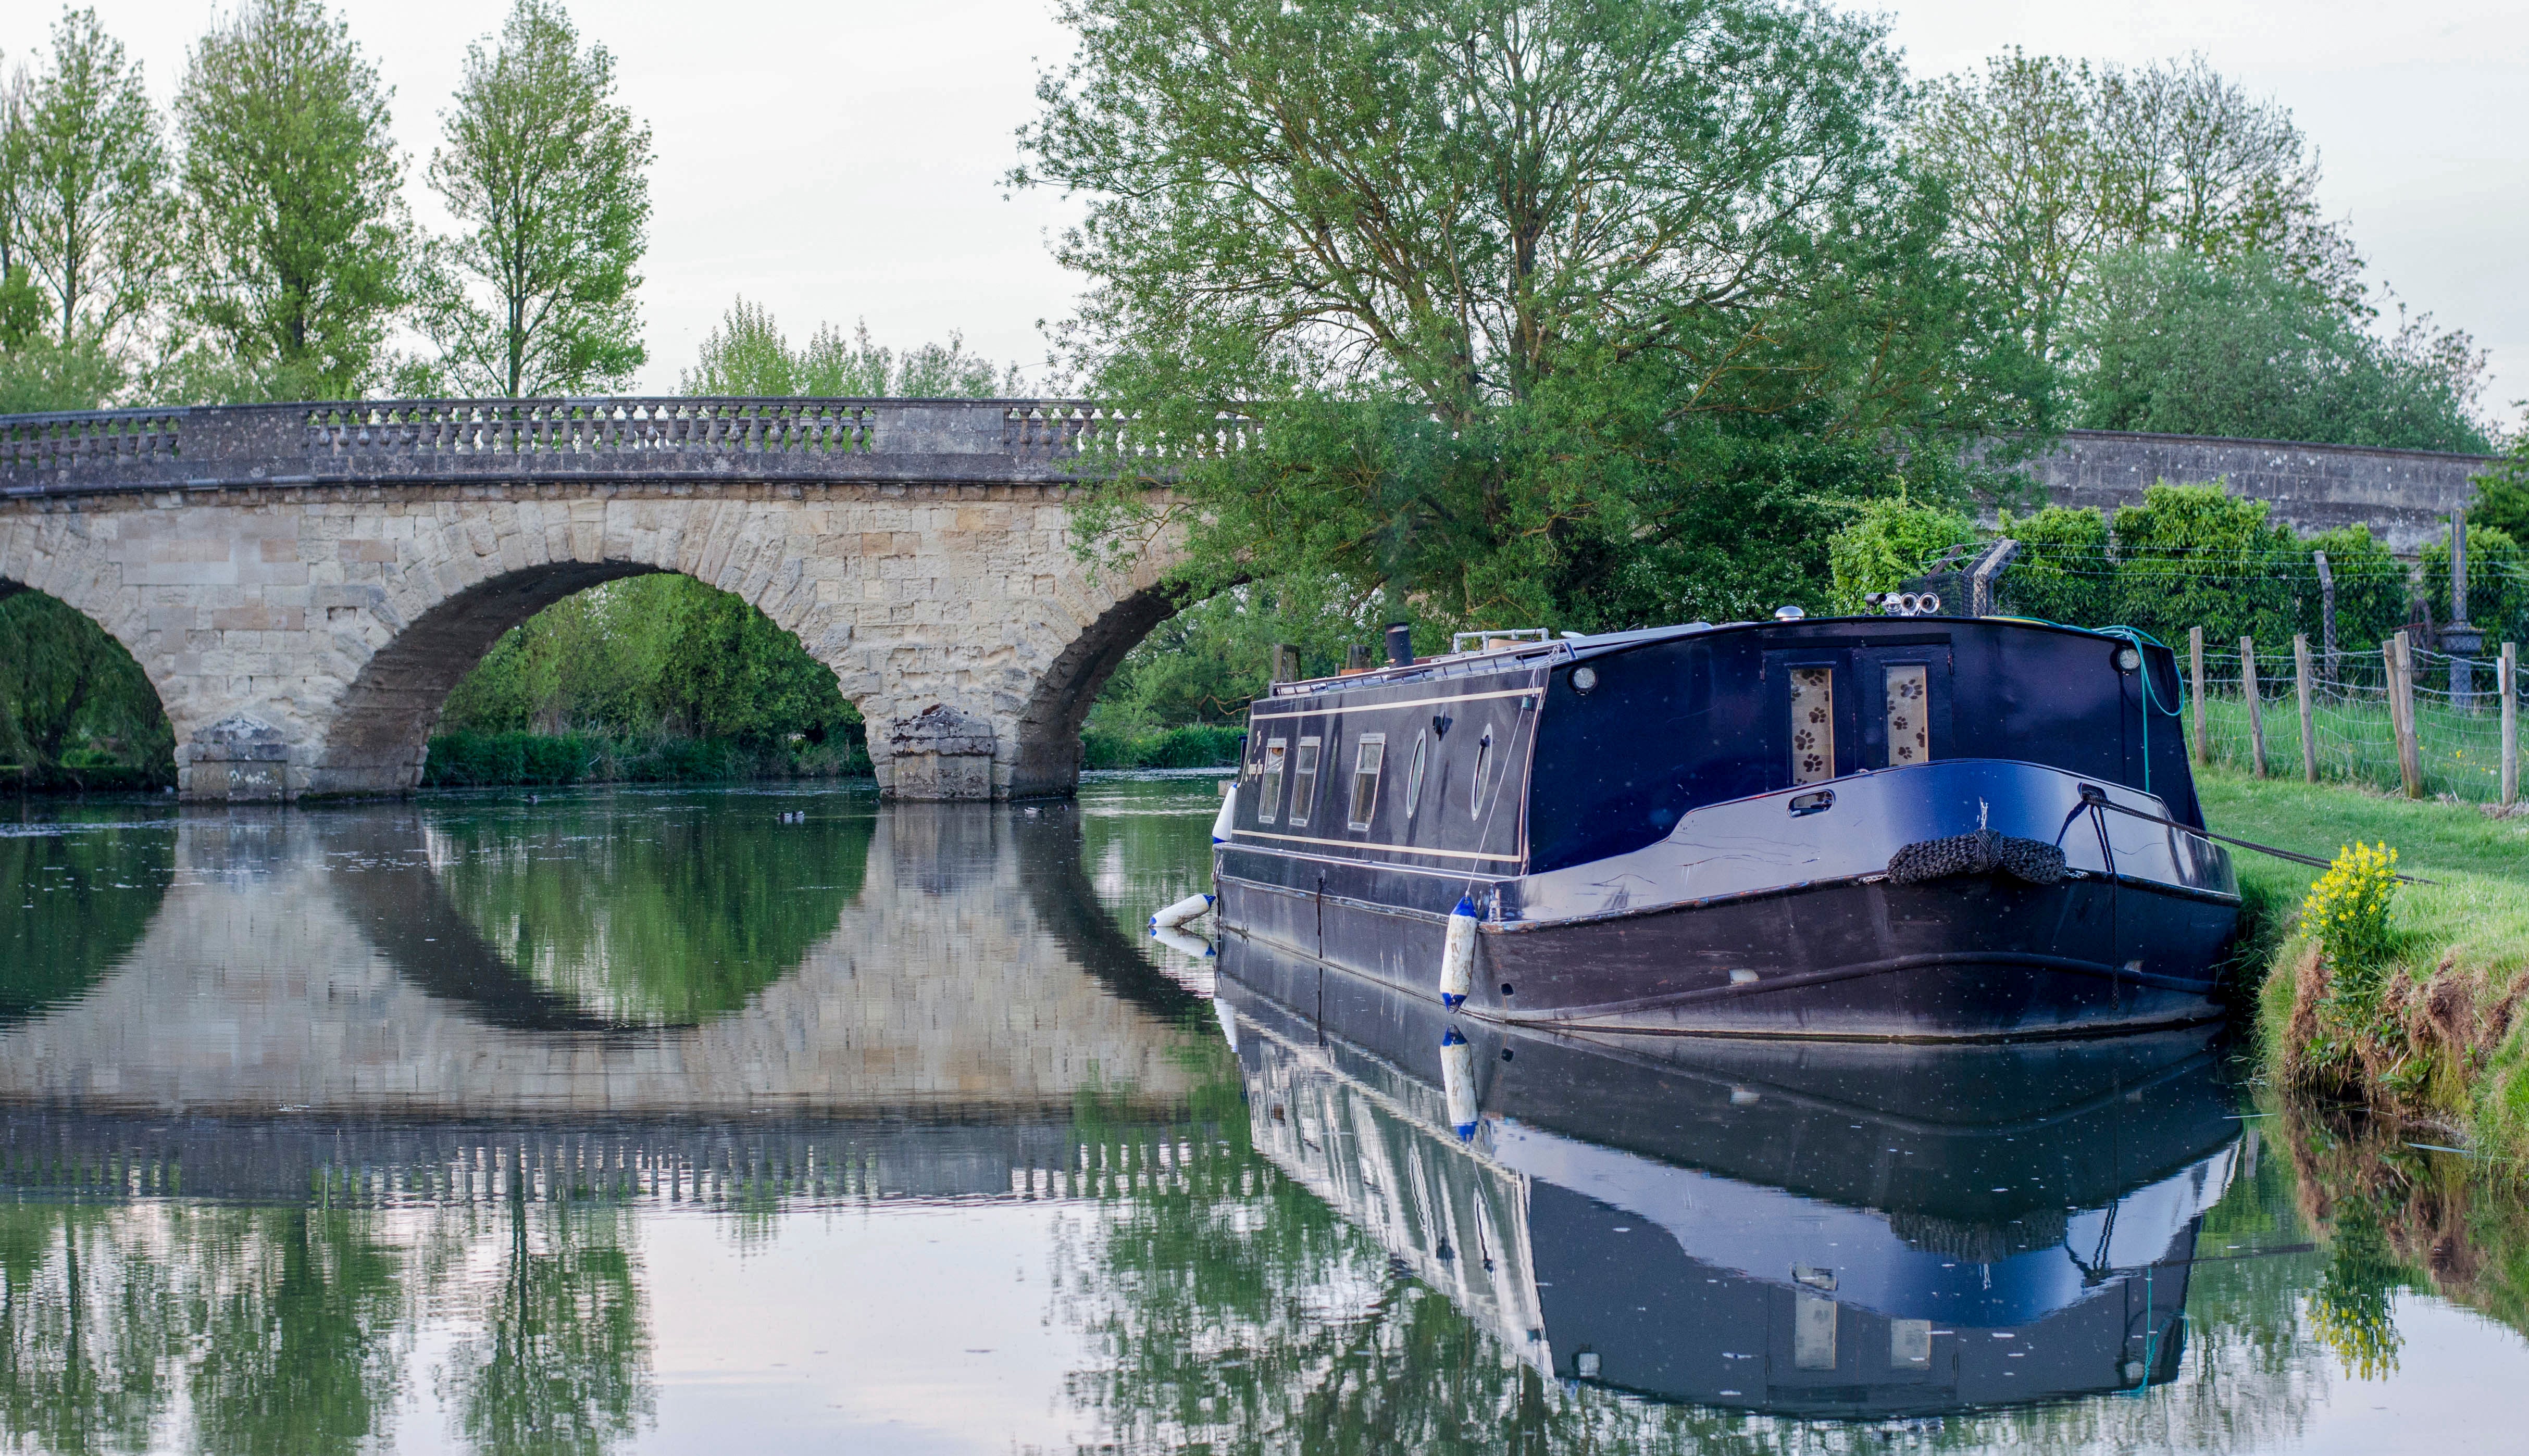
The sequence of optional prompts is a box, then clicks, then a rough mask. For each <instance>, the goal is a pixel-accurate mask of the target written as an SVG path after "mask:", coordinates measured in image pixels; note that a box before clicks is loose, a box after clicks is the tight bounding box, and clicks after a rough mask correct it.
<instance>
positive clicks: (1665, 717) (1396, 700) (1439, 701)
mask: <svg viewBox="0 0 2529 1456" xmlns="http://www.w3.org/2000/svg"><path fill="white" fill-rule="evenodd" d="M1396 656H1397V660H1393V661H1391V664H1390V665H1389V666H1387V667H1384V668H1379V669H1375V670H1372V671H1368V672H1364V673H1359V674H1348V675H1344V676H1341V677H1335V678H1326V679H1320V680H1317V681H1312V682H1297V683H1277V684H1275V685H1274V687H1273V689H1272V691H1271V692H1270V693H1269V694H1267V695H1266V696H1265V697H1263V698H1260V699H1258V700H1257V701H1256V702H1255V703H1254V704H1253V705H1252V706H1251V708H1250V709H1249V715H1248V729H1249V736H1248V743H1247V748H1246V753H1245V756H1244V761H1243V763H1242V766H1241V769H1240V773H1239V779H1238V788H1237V793H1236V797H1235V800H1234V802H1233V805H1232V806H1231V808H1230V810H1229V811H1228V812H1227V813H1226V814H1225V815H1224V816H1223V819H1222V821H1221V823H1220V824H1219V825H1218V826H1217V832H1216V839H1217V840H1218V841H1219V847H1218V850H1217V852H1216V860H1217V880H1218V889H1219V896H1220V899H1219V907H1218V909H1219V914H1220V923H1221V925H1222V927H1223V928H1224V929H1225V930H1227V931H1229V932H1230V933H1232V934H1236V935H1245V936H1251V937H1254V938H1257V939H1260V940H1265V941H1270V942H1272V943H1275V944H1277V945H1280V946H1282V947H1283V948H1285V949H1287V950H1296V951H1298V952H1300V953H1301V954H1304V955H1309V956H1316V957H1319V958H1322V959H1325V960H1328V961H1331V962H1335V963H1337V964H1340V965H1343V966H1345V967H1347V968H1349V969H1352V970H1354V971H1356V972H1358V973H1360V974H1363V975H1366V976H1370V977H1372V979H1375V980H1378V981H1381V982H1383V983H1385V984H1387V985H1390V986H1394V987H1396V988H1398V989H1400V990H1404V991H1407V992H1410V993H1412V994H1415V995H1420V996H1426V997H1432V996H1436V997H1439V998H1442V999H1444V1000H1448V1001H1450V1002H1452V1003H1453V1004H1454V1003H1455V1002H1458V1001H1463V1002H1464V1003H1465V1005H1466V1008H1467V1011H1468V1012H1469V1014H1473V1015H1476V1016H1479V1017H1480V1018H1483V1019H1485V1020H1492V1021H1511V1022H1522V1023H1535V1024H1556V1025H1563V1026H1569V1027H1576V1028H1578V1027H1587V1028H1589V1029H1593V1030H1610V1031H1612V1030H1624V1031H1653V1032H1681V1033H1714V1032H1720V1033H1729V1034H1734V1035H1777V1036H1803V1037H1839V1038H1901V1039H1923V1040H1971V1039H1983V1038H1990V1039H2005V1038H2012V1037H2024V1036H2030V1035H2067V1034H2073V1033H2088V1032H2101V1031H2108V1030H2119V1029H2135V1028H2140V1027H2147V1026H2164V1025H2172V1024H2182V1023H2185V1022H2189V1021H2200V1020H2208V1019H2212V1018H2213V1017H2215V1016H2216V1015H2218V1014H2219V1013H2218V1008H2217V1007H2216V1006H2215V1005H2214V1002H2213V999H2212V998H2213V982H2214V967H2215V964H2216V962H2217V960H2218V958H2219V956H2220V953H2221V950H2222V947H2223V946H2224V944H2225V943H2226V942H2227V941H2228V940H2229V939H2230V937H2231V934H2232V931H2233V926H2234V925H2235V923H2236V921H2237V918H2238V904H2239V901H2238V895H2237V889H2236V885H2235V883H2234V881H2233V875H2232V869H2231V862H2230V858H2229V855H2228V853H2227V852H2226V851H2224V850H2223V849H2222V848H2221V847H2220V846H2218V845H2216V844H2214V843H2213V842H2212V841H2211V840H2209V839H2207V838H2206V837H2205V836H2204V835H2203V834H2202V833H2201V832H2199V831H2201V830H2202V828H2203V826H2204V820H2203V815H2202V812H2201V810H2200V808H2199V807H2198V806H2197V804H2196V802H2195V792H2194V788H2193V784H2192V781H2191V780H2190V779H2189V777H2188V771H2187V765H2186V758H2185V754H2184V751H2183V746H2182V744H2181V743H2180V741H2179V734H2178V732H2177V731H2176V724H2175V723H2174V722H2171V721H2168V714H2169V713H2171V712H2174V711H2175V708H2174V707H2173V706H2172V705H2173V704H2174V703H2176V702H2177V701H2178V692H2179V681H2178V676H2177V667H2176V663H2175V660H2174V659H2173V658H2172V657H2171V655H2170V653H2169V651H2168V650H2167V649H2165V648H2161V647H2158V646H2154V645H2149V644H2140V643H2134V642H2128V641H2125V640H2124V639H2122V638H2115V637H2109V636H2105V635H2102V634H2099V633H2091V632H2081V631H2075V630H2073V629H2070V628H2057V627H2052V626H2046V625H2042V624H2035V623H2025V622H2018V621H2009V620H2001V619H1993V618H1986V619H1980V620H1968V619H1963V618H1955V617H1940V618H1913V619H1893V618H1887V617H1866V618H1846V619H1837V620H1827V621H1775V622H1762V623H1750V622H1741V623H1732V624H1728V625H1725V626H1721V627H1710V626H1706V625H1704V624H1702V623H1695V624H1692V625H1689V626H1684V627H1670V628H1661V629H1658V630H1656V631H1646V632H1629V633H1616V634H1612V635H1608V636H1601V637H1590V638H1579V639H1574V640H1569V641H1563V642H1510V643H1495V644H1492V645H1489V646H1487V648H1486V649H1485V650H1480V651H1471V652H1464V653H1454V654H1451V655H1447V656H1442V657H1426V658H1420V659H1415V658H1412V657H1410V655H1409V654H1408V653H1406V652H1405V651H1404V650H1402V648H1401V646H1400V647H1399V648H1398V649H1396ZM2155 716H2159V717H2161V718H2162V719H2163V721H2162V722H2161V723H2159V724H2158V725H2155V724H2154V723H2153V721H2152V720H2153V718H2154V717H2155ZM2155 727H2157V731H2155Z"/></svg>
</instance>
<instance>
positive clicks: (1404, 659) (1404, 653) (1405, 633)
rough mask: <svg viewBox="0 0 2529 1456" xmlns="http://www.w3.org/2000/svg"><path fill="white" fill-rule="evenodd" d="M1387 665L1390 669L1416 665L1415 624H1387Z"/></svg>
mask: <svg viewBox="0 0 2529 1456" xmlns="http://www.w3.org/2000/svg"><path fill="white" fill-rule="evenodd" d="M1387 665H1388V666H1390V667H1411V666H1413V665H1414V624H1413V623H1411V622H1390V623H1388V624H1387Z"/></svg>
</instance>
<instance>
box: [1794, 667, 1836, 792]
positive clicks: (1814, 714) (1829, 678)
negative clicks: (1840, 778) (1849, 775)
mask: <svg viewBox="0 0 2529 1456" xmlns="http://www.w3.org/2000/svg"><path fill="white" fill-rule="evenodd" d="M1833 777H1835V669H1834V668H1832V667H1795V668H1793V669H1792V782H1793V783H1795V784H1814V783H1819V782H1822V781H1824V780H1826V779H1831V778H1833Z"/></svg>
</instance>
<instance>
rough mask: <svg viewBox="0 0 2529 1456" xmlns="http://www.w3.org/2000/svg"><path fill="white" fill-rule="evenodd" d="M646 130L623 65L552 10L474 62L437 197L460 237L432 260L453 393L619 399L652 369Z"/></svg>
mask: <svg viewBox="0 0 2529 1456" xmlns="http://www.w3.org/2000/svg"><path fill="white" fill-rule="evenodd" d="M649 165H650V129H649V128H648V127H646V126H644V125H642V124H641V123H640V122H639V121H638V120H636V119H635V118H634V117H633V115H632V113H631V112H630V111H628V110H626V109H625V108H624V107H623V106H622V105H620V104H619V102H617V101H616V100H615V58H614V56H613V55H612V54H611V53H610V52H609V51H608V50H607V49H606V47H605V46H604V45H603V44H602V43H595V42H592V43H591V44H589V45H588V46H587V47H585V48H583V47H582V46H581V45H580V43H579V35H578V32H577V31H576V30H574V29H573V28H572V27H571V24H570V20H569V17H568V16H566V15H565V13H564V11H563V9H562V7H561V6H560V5H558V4H555V3H552V0H518V4H517V6H516V8H515V9H513V10H511V12H510V18H509V20H508V22H507V23H506V24H505V25H504V26H502V29H501V37H500V43H499V45H498V46H497V47H496V48H495V49H493V50H492V51H490V52H488V53H487V52H486V51H485V50H484V48H483V46H482V44H481V43H480V42H478V43H476V44H474V45H472V46H469V47H468V48H467V50H466V53H465V78H464V80H463V81H462V82H461V83H460V84H459V85H458V86H457V104H456V106H455V107H454V108H453V109H452V110H451V111H450V112H449V113H448V114H447V143H446V145H445V146H443V147H442V148H440V149H439V150H437V151H434V152H433V153H431V158H430V170H429V177H430V185H431V189H432V190H433V191H435V192H437V193H438V194H439V196H440V198H441V199H442V200H443V201H444V202H446V203H447V205H448V209H449V211H450V212H451V213H453V214H455V215H456V217H457V222H458V223H459V224H460V225H461V226H462V228H463V230H464V231H463V232H462V233H460V234H458V235H457V236H456V237H454V238H443V239H440V240H438V241H437V242H436V243H435V244H434V245H433V247H432V248H431V249H430V252H429V257H428V260H427V264H426V266H425V268H424V269H423V273H422V278H421V286H420V289H419V321H420V324H421V328H422V331H423V332H424V333H425V334H427V335H428V336H429V337H430V338H431V339H432V340H433V341H434V342H435V343H436V344H437V345H438V347H439V350H440V359H439V363H438V366H437V367H438V368H439V369H440V370H441V371H442V372H443V373H444V376H445V378H446V380H447V381H448V383H449V384H450V385H451V386H453V387H454V388H456V389H457V390H466V391H470V392H476V393H482V394H491V395H507V396H511V397H518V396H523V395H530V394H550V393H586V392H592V391H600V390H609V389H614V388H618V387H619V386H620V385H621V384H622V383H623V382H624V381H625V380H628V379H629V378H630V377H631V375H632V372H633V371H634V370H636V369H638V368H639V367H640V366H641V365H642V363H643V362H645V361H646V360H647V359H648V357H649V354H648V352H647V351H646V350H645V349H644V348H643V347H642V344H641V338H640V334H641V320H640V312H639V309H638V306H637V305H636V303H635V302H634V299H633V290H634V289H635V288H637V287H638V286H640V283H641V279H640V276H639V275H638V273H636V272H635V270H636V269H637V268H638V267H639V265H640V261H641V253H642V249H643V248H644V246H645V245H646V243H647V230H648V227H649V221H650V183H649V178H648V169H649Z"/></svg>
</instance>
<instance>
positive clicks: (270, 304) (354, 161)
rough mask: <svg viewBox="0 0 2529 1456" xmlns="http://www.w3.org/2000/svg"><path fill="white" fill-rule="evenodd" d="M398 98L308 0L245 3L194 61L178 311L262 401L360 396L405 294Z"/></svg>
mask: <svg viewBox="0 0 2529 1456" xmlns="http://www.w3.org/2000/svg"><path fill="white" fill-rule="evenodd" d="M393 94H394V92H393V89H392V88H391V87H388V86H386V85H385V84H383V83H382V82H380V80H379V79H378V73H377V68H376V67H374V66H372V65H370V64H369V62H368V61H367V59H366V58H365V57H363V56H362V55H361V54H360V48H359V46H358V44H357V43H356V42H354V41H353V40H352V39H351V37H350V28H349V26H346V25H345V24H344V23H343V22H342V21H340V20H337V19H335V18H333V17H331V16H329V15H328V14H327V13H326V11H325V8H324V6H323V5H321V4H319V3H318V0H246V3H245V5H244V6H243V7H242V9H241V10H239V11H238V13H237V14H236V16H235V17H233V18H232V19H230V20H229V21H228V22H226V23H225V24H223V25H220V26H216V27H214V28H213V29H212V31H211V32H210V33H209V34H208V35H206V36H204V37H203V38H202V42H201V44H200V45H199V46H197V47H196V48H195V49H194V51H193V53H192V63H191V66H190V69H189V70H188V72H187V74H186V77H185V84H184V88H183V89H182V90H181V91H180V92H178V94H177V97H176V115H177V118H178V122H179V125H180V128H181V131H182V135H183V138H184V143H185V164H184V173H183V181H184V208H185V219H186V235H187V242H188V259H187V273H188V288H187V296H186V300H185V307H186V312H187V313H188V315H189V316H190V318H191V319H192V320H193V321H194V322H197V323H199V324H201V325H203V326H205V327H206V328H208V329H209V330H210V331H211V332H212V333H213V334H214V335H215V336H216V337H217V338H219V339H220V340H221V342H222V343H223V344H224V345H225V346H226V348H227V350H228V352H229V354H230V357H231V359H232V361H233V363H234V364H235V365H236V366H237V367H238V368H239V369H240V370H241V371H242V372H243V373H244V374H245V375H247V376H248V377H249V378H251V379H253V380H254V381H255V382H256V383H257V385H258V386H259V387H260V390H261V392H264V393H267V394H270V395H273V396H277V397H285V398H288V397H297V398H306V397H341V396H346V395H351V394H356V393H357V392H358V391H359V390H360V389H361V388H362V387H363V386H364V385H365V384H367V383H368V382H369V381H370V380H371V379H372V378H373V377H374V376H375V375H376V373H377V368H378V364H379V354H380V350H381V347H382V345H383V344H384V342H385V339H386V334H387V328H388V324H389V322H390V321H391V319H392V318H393V316H394V314H395V311H396V310H397V309H398V308H399V307H400V306H402V304H403V303H404V269H405V264H406V261H407V257H408V254H409V252H410V240H411V228H410V225H409V223H408V221H407V220H406V218H405V216H404V207H403V204H402V201H401V199H400V198H399V196H398V192H397V188H398V187H399V185H400V184H401V182H402V181H403V164H402V162H401V160H400V158H399V157H398V155H397V152H396V146H395V140H394V136H393V134H392V132H391V130H390V124H389V117H388V112H387V102H388V99H389V97H391V96H392V95H393Z"/></svg>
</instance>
